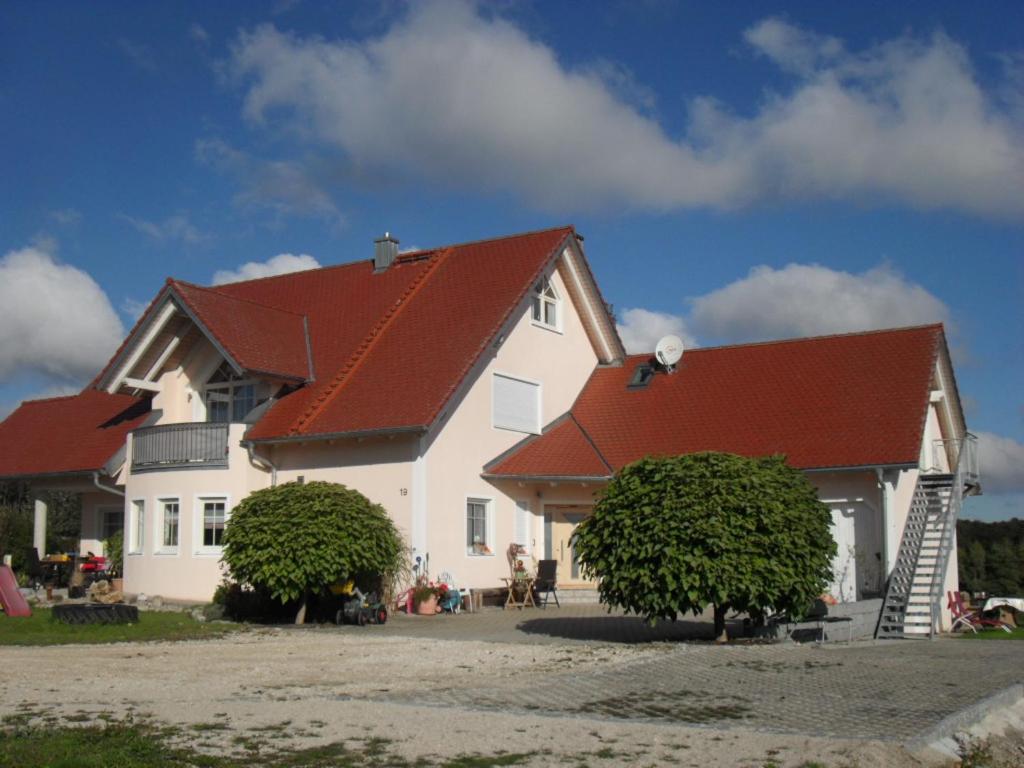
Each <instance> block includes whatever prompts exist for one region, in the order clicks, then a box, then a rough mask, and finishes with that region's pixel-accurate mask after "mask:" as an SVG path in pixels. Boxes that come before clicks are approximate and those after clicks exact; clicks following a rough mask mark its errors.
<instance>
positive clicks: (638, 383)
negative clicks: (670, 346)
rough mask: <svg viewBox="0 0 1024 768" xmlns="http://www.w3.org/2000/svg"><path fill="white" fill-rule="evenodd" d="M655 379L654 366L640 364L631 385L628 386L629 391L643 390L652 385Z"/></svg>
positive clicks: (634, 372) (635, 370) (630, 381)
mask: <svg viewBox="0 0 1024 768" xmlns="http://www.w3.org/2000/svg"><path fill="white" fill-rule="evenodd" d="M653 378H654V366H653V365H648V364H647V363H640V365H638V366H637V367H636V368H635V369H634V371H633V378H631V379H630V380H629V384H628V385H626V386H627V388H628V389H643V388H644V387H646V386H647V385H648V384H650V383H651V379H653Z"/></svg>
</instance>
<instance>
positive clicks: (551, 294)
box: [533, 277, 561, 331]
mask: <svg viewBox="0 0 1024 768" xmlns="http://www.w3.org/2000/svg"><path fill="white" fill-rule="evenodd" d="M560 305H561V299H560V298H559V296H558V292H557V291H556V290H555V286H554V285H553V284H552V283H551V280H549V279H548V278H547V277H544V278H541V280H540V282H538V283H537V284H536V285H535V286H534V287H533V324H534V325H539V326H541V327H542V328H550V329H551V330H553V331H557V330H559V329H560V320H561V318H560V317H559V310H560Z"/></svg>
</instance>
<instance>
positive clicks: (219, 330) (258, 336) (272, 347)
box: [169, 280, 311, 381]
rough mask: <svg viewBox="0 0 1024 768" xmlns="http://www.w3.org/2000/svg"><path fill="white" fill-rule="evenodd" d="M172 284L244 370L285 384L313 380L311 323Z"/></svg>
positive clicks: (241, 300)
mask: <svg viewBox="0 0 1024 768" xmlns="http://www.w3.org/2000/svg"><path fill="white" fill-rule="evenodd" d="M169 285H170V286H171V288H172V289H173V290H174V292H175V293H176V294H177V296H178V297H179V298H180V299H181V301H182V303H183V304H184V305H185V307H186V308H187V309H188V311H189V312H190V313H191V314H192V316H193V317H194V318H195V319H196V320H198V321H199V322H200V323H201V324H202V326H203V327H204V328H205V329H206V330H207V331H208V332H209V333H210V335H212V336H213V338H214V340H215V341H216V342H217V343H218V344H219V345H220V346H221V348H222V349H224V350H226V351H227V352H228V354H230V355H231V357H232V358H234V361H235V362H236V363H238V365H240V366H241V367H242V368H243V369H245V370H247V371H251V372H253V373H257V374H269V375H270V376H278V377H281V378H285V379H296V380H298V381H306V380H307V379H309V378H310V370H311V366H310V360H309V355H308V353H307V348H308V345H307V343H306V318H305V317H304V316H303V315H302V314H299V313H296V312H290V311H288V310H286V309H279V308H277V307H273V306H267V305H266V304H257V303H256V302H254V301H251V300H248V299H244V298H237V297H235V296H231V295H228V294H225V293H221V292H219V291H217V290H214V289H210V288H202V287H200V286H198V285H192V284H191V283H183V282H180V281H178V280H171V281H169Z"/></svg>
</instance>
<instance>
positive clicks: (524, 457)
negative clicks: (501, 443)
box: [484, 414, 612, 478]
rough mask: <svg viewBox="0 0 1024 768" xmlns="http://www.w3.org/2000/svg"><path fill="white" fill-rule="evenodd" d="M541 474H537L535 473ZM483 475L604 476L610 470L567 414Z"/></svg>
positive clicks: (609, 472) (607, 474)
mask: <svg viewBox="0 0 1024 768" xmlns="http://www.w3.org/2000/svg"><path fill="white" fill-rule="evenodd" d="M541 468H542V471H540V472H539V473H538V470H540V469H541ZM484 474H485V475H490V474H495V475H499V476H505V477H516V476H521V477H550V478H556V477H608V476H610V475H611V474H612V470H611V467H609V466H608V464H607V463H606V462H605V460H604V459H603V458H602V457H601V454H600V453H598V452H597V449H596V448H595V447H594V444H593V443H592V442H591V441H590V438H588V437H587V436H586V435H585V434H584V433H583V430H582V429H580V425H579V423H577V421H576V419H574V418H573V417H572V415H571V414H570V415H569V416H568V417H565V418H562V419H559V420H558V421H555V422H553V423H552V424H551V425H549V426H548V427H547V428H546V429H545V430H544V434H543V435H541V436H539V437H532V438H527V440H526V441H525V442H524V443H520V445H519V446H517V448H516V450H515V452H514V453H513V454H512V455H510V456H508V457H506V458H499V459H498V460H497V461H495V462H494V467H493V468H486V469H485V472H484Z"/></svg>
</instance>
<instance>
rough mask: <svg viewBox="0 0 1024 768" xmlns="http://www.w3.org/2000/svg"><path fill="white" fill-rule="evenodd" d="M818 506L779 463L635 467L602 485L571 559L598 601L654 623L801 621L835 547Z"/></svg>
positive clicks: (688, 461)
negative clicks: (783, 614) (730, 617)
mask: <svg viewBox="0 0 1024 768" xmlns="http://www.w3.org/2000/svg"><path fill="white" fill-rule="evenodd" d="M831 524H832V518H831V515H830V513H829V510H828V507H826V506H825V505H824V504H822V503H821V502H820V501H819V500H818V497H817V494H816V492H815V490H814V487H813V486H812V485H811V484H810V483H809V482H808V481H807V479H806V478H805V477H804V476H803V474H802V473H801V472H799V471H797V470H794V469H792V468H790V467H788V466H787V465H786V463H785V461H784V459H783V458H782V457H777V456H775V457H769V458H763V459H748V458H744V457H741V456H735V455H733V454H725V453H696V454H690V455H686V456H678V457H666V458H645V459H641V460H640V461H637V462H635V463H633V464H630V465H629V466H627V467H624V468H623V469H622V470H621V471H620V472H619V473H618V474H617V475H616V477H615V478H614V479H613V480H612V481H611V482H610V483H609V484H608V486H607V488H606V489H605V491H604V493H603V494H602V496H601V498H600V499H599V501H598V503H597V505H596V506H595V508H594V514H593V515H592V516H591V517H589V518H588V519H586V520H585V521H584V522H583V523H581V524H580V526H579V528H578V529H577V533H576V552H577V554H578V557H579V561H580V563H581V565H582V566H583V571H584V573H585V574H586V575H587V576H588V577H590V578H596V579H598V580H599V583H598V589H599V591H600V595H601V601H602V602H604V603H605V604H607V605H609V606H619V607H621V608H623V609H625V610H626V611H628V612H632V613H636V614H638V615H641V616H643V617H645V618H646V619H647V620H648V621H653V620H655V619H675V618H676V617H677V616H678V614H680V613H686V612H693V613H694V614H699V613H700V612H702V611H703V610H704V608H705V607H707V606H708V605H712V606H714V609H715V634H716V636H717V637H719V638H720V639H724V636H725V613H726V611H727V610H729V609H732V610H737V611H745V612H748V613H750V614H751V615H752V616H754V617H755V619H760V618H762V617H763V615H764V613H765V612H766V611H767V610H769V609H773V610H775V611H788V612H791V613H794V614H797V615H799V614H801V613H802V612H804V611H806V610H807V608H808V607H809V605H810V604H811V602H812V601H813V600H814V598H816V597H818V596H819V595H820V594H821V593H822V591H823V590H824V589H825V588H826V586H827V585H828V583H829V581H830V580H831V576H832V557H833V555H834V553H835V549H836V545H835V542H834V540H833V539H832V535H831V532H830V526H831Z"/></svg>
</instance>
